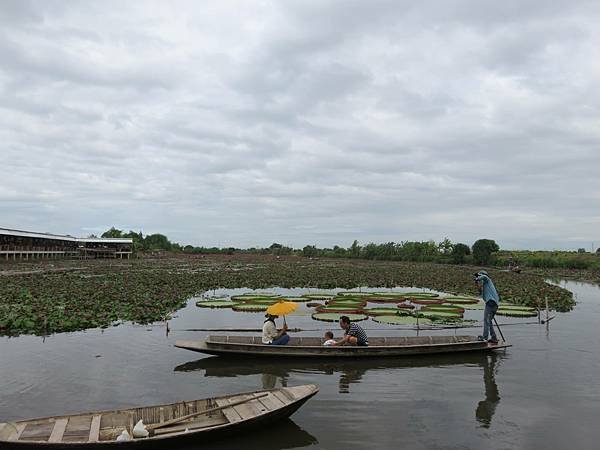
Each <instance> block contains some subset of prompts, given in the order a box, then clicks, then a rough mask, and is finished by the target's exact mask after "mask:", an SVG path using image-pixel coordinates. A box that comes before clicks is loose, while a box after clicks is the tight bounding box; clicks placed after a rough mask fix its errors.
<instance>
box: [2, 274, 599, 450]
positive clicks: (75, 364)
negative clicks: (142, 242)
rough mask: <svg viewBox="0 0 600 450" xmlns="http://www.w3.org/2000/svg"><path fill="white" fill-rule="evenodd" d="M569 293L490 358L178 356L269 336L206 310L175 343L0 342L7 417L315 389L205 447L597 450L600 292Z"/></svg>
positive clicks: (159, 338) (180, 327)
mask: <svg viewBox="0 0 600 450" xmlns="http://www.w3.org/2000/svg"><path fill="white" fill-rule="evenodd" d="M561 285H562V286H563V287H566V288H567V289H569V290H571V291H573V292H574V293H575V294H576V298H577V302H578V304H577V306H576V308H575V310H574V311H573V312H571V313H566V314H558V315H557V317H556V318H555V319H554V320H553V321H551V322H550V323H549V326H548V327H547V326H546V325H538V324H528V325H525V324H523V325H514V326H509V325H505V327H504V328H503V332H504V334H505V336H506V338H507V340H509V341H510V342H511V343H512V344H513V347H512V348H509V349H508V350H507V351H506V352H504V351H502V352H497V353H494V354H490V355H469V354H465V355H458V356H457V355H454V356H437V357H418V358H411V359H396V360H393V359H392V360H387V359H381V360H367V361H356V362H354V361H342V362H335V361H332V362H329V363H327V362H310V361H306V360H305V361H279V362H277V361H269V360H247V359H246V360H243V361H236V360H222V359H219V358H216V357H208V356H207V357H203V355H201V354H199V353H192V352H189V351H186V350H181V349H176V348H174V347H173V344H174V342H175V340H176V339H201V338H203V337H205V336H206V335H207V334H208V333H206V332H191V331H184V330H186V329H190V328H208V327H211V328H216V327H235V328H260V327H261V325H262V321H263V315H262V314H260V313H235V312H232V311H231V310H219V309H214V310H209V309H204V308H197V307H196V306H195V305H194V303H195V301H194V300H192V301H190V302H189V304H188V306H187V307H186V308H184V309H182V310H181V311H179V312H177V313H176V317H174V318H173V319H172V320H171V321H170V322H169V326H170V328H171V332H170V333H169V335H168V336H167V333H166V327H165V326H164V325H163V324H160V325H153V326H133V325H127V324H126V325H121V326H118V327H113V328H109V329H106V330H88V331H85V332H77V333H65V334H57V335H53V336H49V337H46V338H40V337H34V336H21V337H17V338H1V339H0V381H1V389H2V390H1V395H0V421H7V420H17V419H22V418H31V417H39V416H47V415H57V414H63V413H74V412H81V411H91V410H99V409H111V408H120V407H127V406H134V405H143V404H155V403H166V402H175V401H179V400H182V399H193V398H202V397H208V396H214V395H220V394H228V393H233V392H239V391H249V390H256V389H262V388H270V387H276V386H282V385H289V386H291V385H296V384H304V383H316V384H318V385H319V386H320V389H321V390H320V392H319V394H317V396H315V397H313V398H312V399H311V400H309V401H308V403H306V404H305V405H304V406H303V407H302V408H301V409H300V410H299V411H298V412H297V413H296V414H294V415H293V416H292V418H291V420H288V421H285V422H283V423H280V424H277V425H276V426H273V428H272V429H270V430H264V431H259V432H255V433H252V434H247V435H245V436H243V437H241V438H235V439H233V440H228V441H224V442H221V443H217V444H214V445H210V446H207V445H202V444H199V445H198V446H197V447H195V448H217V449H231V448H244V449H252V448H261V449H280V448H308V447H310V448H315V449H345V450H347V449H364V448H367V447H371V448H373V449H375V448H377V449H387V448H390V449H391V448H398V447H403V448H416V449H420V448H423V449H425V448H427V449H432V448H433V449H436V448H439V449H448V448H461V449H463V448H464V449H483V448H485V449H515V448H527V449H531V448H535V449H538V448H539V449H564V448H577V449H585V448H598V446H599V445H600V444H599V443H598V442H599V440H600V427H598V421H599V417H600V347H599V346H598V345H597V344H598V332H597V327H598V324H600V287H598V286H596V285H591V284H584V283H574V282H563V283H561ZM245 291H247V290H245V289H241V290H239V292H245ZM228 292H231V291H228ZM280 292H285V293H301V292H305V291H304V290H282V291H280ZM218 293H219V291H217V294H218ZM481 314H482V311H475V312H472V313H470V315H471V316H472V317H474V318H480V315H481ZM498 321H499V322H500V323H501V324H502V323H524V322H531V321H532V320H531V319H521V320H515V319H508V318H503V317H498ZM288 324H289V325H290V326H291V327H300V328H303V329H318V330H319V331H314V332H306V333H303V334H311V335H315V334H318V335H321V334H322V333H323V331H324V330H327V329H332V330H334V331H335V332H336V336H338V337H339V336H340V334H341V333H340V330H339V329H337V324H335V323H332V324H329V323H325V322H317V321H314V320H312V319H311V318H310V315H309V309H308V308H306V307H305V306H302V307H301V308H300V310H299V311H298V313H297V314H294V315H292V316H290V317H289V318H288ZM361 324H362V325H363V326H364V327H365V328H368V330H369V334H370V335H371V336H375V335H394V334H398V333H401V334H404V335H415V332H414V331H393V330H392V327H390V326H387V325H379V324H376V323H375V322H372V321H368V322H361ZM421 333H422V334H428V333H430V332H429V331H427V332H423V331H421ZM436 333H442V334H453V333H455V331H454V330H444V331H439V332H436ZM456 333H458V334H479V329H472V330H469V329H467V330H458V331H456Z"/></svg>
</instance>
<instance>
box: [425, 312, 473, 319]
mask: <svg viewBox="0 0 600 450" xmlns="http://www.w3.org/2000/svg"><path fill="white" fill-rule="evenodd" d="M419 314H421V315H422V316H424V317H428V318H439V319H446V320H447V319H456V320H459V319H462V317H463V315H462V314H458V313H455V312H450V311H422V312H420V313H419Z"/></svg>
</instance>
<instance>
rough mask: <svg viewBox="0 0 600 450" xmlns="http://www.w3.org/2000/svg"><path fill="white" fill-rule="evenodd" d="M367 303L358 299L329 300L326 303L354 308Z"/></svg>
mask: <svg viewBox="0 0 600 450" xmlns="http://www.w3.org/2000/svg"><path fill="white" fill-rule="evenodd" d="M366 304H367V302H362V301H360V300H358V301H342V300H329V303H327V305H329V306H334V305H335V306H337V307H341V306H347V307H355V308H361V307H363V306H365V305H366Z"/></svg>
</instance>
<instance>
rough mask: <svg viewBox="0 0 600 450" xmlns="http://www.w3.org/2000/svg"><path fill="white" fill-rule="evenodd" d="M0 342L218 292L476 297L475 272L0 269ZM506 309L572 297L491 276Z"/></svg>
mask: <svg viewBox="0 0 600 450" xmlns="http://www.w3.org/2000/svg"><path fill="white" fill-rule="evenodd" d="M0 271H3V274H2V275H0V334H20V333H37V334H44V333H52V332H60V331H74V330H80V329H85V328H94V327H106V326H110V325H111V324H113V323H115V322H117V321H133V322H136V323H142V324H143V323H150V322H155V321H159V320H164V318H165V317H166V316H168V315H169V314H170V313H172V312H173V311H175V310H177V309H179V308H180V307H182V306H183V305H184V304H185V301H186V300H187V299H188V298H189V297H190V296H193V295H197V294H200V293H202V292H204V291H207V290H210V289H215V288H236V287H246V288H249V289H261V288H267V287H271V286H281V287H314V288H334V287H341V288H346V289H350V288H353V287H358V286H373V287H393V286H413V287H422V288H430V289H436V290H440V291H444V292H449V293H464V294H476V293H477V290H476V286H475V284H474V283H473V280H472V273H473V271H474V269H473V268H471V267H467V266H453V265H438V264H431V263H407V262H391V261H362V260H343V259H336V260H311V259H307V258H298V257H289V258H281V259H276V258H273V257H271V256H263V257H261V256H255V255H235V256H215V257H210V258H205V257H198V258H194V257H189V258H187V257H181V258H171V259H157V260H131V261H61V262H56V261H53V262H52V264H49V263H30V264H28V263H21V264H18V265H10V264H3V265H0ZM490 275H491V276H492V277H493V278H494V281H495V282H496V285H497V287H498V290H499V292H500V295H501V296H502V298H503V299H504V300H506V301H511V302H514V303H519V304H526V305H531V306H538V305H543V304H544V301H545V298H547V299H548V301H549V303H550V305H551V307H553V308H555V309H557V310H559V311H568V310H570V309H571V308H572V307H573V306H574V300H573V296H572V294H571V293H570V292H569V291H566V290H564V289H561V288H559V287H556V286H550V285H548V284H546V283H544V282H543V279H542V278H541V277H539V276H535V275H532V274H516V273H509V272H502V271H493V270H492V271H490Z"/></svg>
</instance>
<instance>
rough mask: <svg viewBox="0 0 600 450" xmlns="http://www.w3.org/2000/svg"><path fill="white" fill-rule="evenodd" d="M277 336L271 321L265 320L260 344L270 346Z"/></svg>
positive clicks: (275, 328)
mask: <svg viewBox="0 0 600 450" xmlns="http://www.w3.org/2000/svg"><path fill="white" fill-rule="evenodd" d="M278 334H279V333H278V332H277V327H276V326H275V324H274V323H273V322H272V321H270V320H267V321H266V322H265V323H264V325H263V335H262V343H263V344H270V343H271V342H273V339H275V338H276V337H277V335H278Z"/></svg>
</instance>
